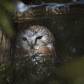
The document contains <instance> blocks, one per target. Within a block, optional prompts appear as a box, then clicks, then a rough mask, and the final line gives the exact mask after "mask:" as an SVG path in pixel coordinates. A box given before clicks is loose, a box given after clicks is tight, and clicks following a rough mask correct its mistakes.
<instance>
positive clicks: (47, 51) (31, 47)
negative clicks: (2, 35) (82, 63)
mask: <svg viewBox="0 0 84 84" xmlns="http://www.w3.org/2000/svg"><path fill="white" fill-rule="evenodd" d="M54 43H55V39H54V37H53V35H52V33H51V32H50V31H49V30H48V29H47V28H46V27H43V26H39V25H34V26H30V27H28V28H27V29H25V30H22V31H21V32H19V33H18V35H17V38H16V49H15V53H16V54H15V56H16V58H18V57H19V58H23V57H31V56H36V58H35V59H38V60H40V61H41V60H42V56H45V57H44V59H43V60H46V59H47V58H48V59H50V60H51V61H52V62H53V60H55V58H56V51H55V48H54Z"/></svg>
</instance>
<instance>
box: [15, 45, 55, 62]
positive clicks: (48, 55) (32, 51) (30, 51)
mask: <svg viewBox="0 0 84 84" xmlns="http://www.w3.org/2000/svg"><path fill="white" fill-rule="evenodd" d="M55 52H56V51H55V48H54V47H53V46H51V47H45V46H34V48H31V47H28V48H26V49H25V50H24V49H23V48H16V50H15V58H24V57H28V56H40V57H42V56H45V61H46V60H47V59H50V60H51V59H52V58H54V60H56V54H55Z"/></svg>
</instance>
